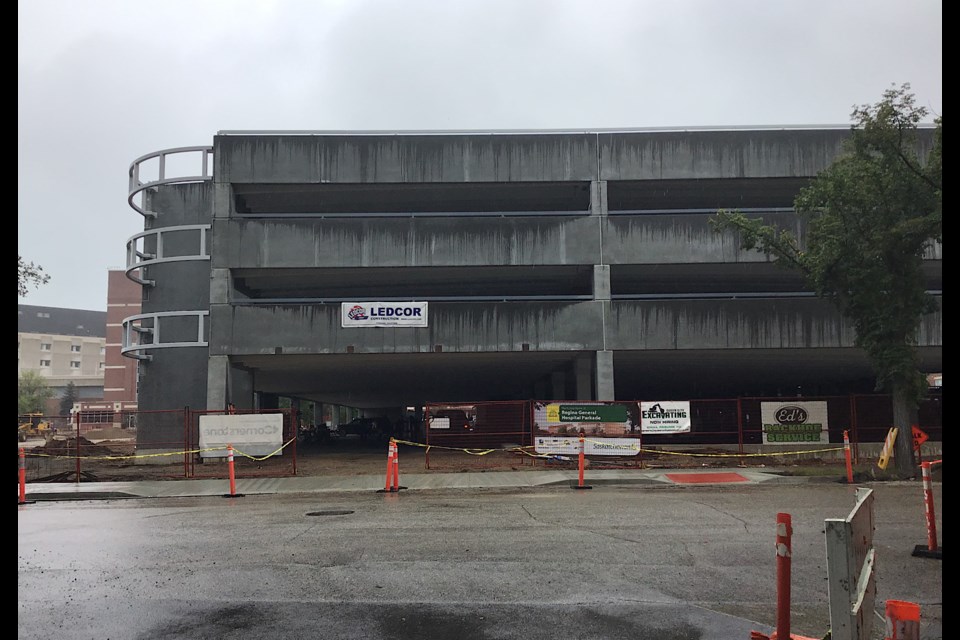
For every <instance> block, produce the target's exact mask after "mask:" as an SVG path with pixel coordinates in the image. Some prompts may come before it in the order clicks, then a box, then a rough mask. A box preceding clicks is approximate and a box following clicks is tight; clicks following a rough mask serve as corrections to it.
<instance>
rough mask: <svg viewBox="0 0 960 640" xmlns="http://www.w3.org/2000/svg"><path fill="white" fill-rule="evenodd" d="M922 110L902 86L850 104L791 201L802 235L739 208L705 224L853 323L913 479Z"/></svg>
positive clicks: (936, 155) (930, 178)
mask: <svg viewBox="0 0 960 640" xmlns="http://www.w3.org/2000/svg"><path fill="white" fill-rule="evenodd" d="M928 115H929V113H928V111H927V110H926V109H924V108H923V107H918V106H917V105H916V102H915V99H914V96H913V94H912V93H910V85H908V84H904V85H901V86H900V87H892V88H890V89H888V90H887V91H885V92H884V94H883V98H882V99H881V100H880V101H879V102H877V103H876V104H873V105H861V106H858V107H855V108H854V110H853V114H852V120H853V125H852V126H851V131H850V137H849V139H848V140H847V141H846V145H845V147H844V150H843V153H842V154H841V155H840V156H839V157H838V158H837V159H836V160H835V161H834V162H833V163H832V164H831V165H830V166H829V167H828V168H827V169H825V170H824V171H821V172H820V173H819V174H818V175H817V177H816V178H815V179H814V180H813V181H812V182H811V184H810V185H809V186H807V187H806V188H804V189H802V190H801V191H800V193H799V195H798V196H797V198H796V199H795V202H794V207H795V208H796V210H797V213H798V214H799V215H800V216H801V217H802V218H804V219H805V220H806V222H807V229H806V237H805V238H802V239H801V238H799V237H797V236H795V235H794V234H792V233H791V232H790V231H789V230H787V229H784V228H780V227H777V226H776V225H765V224H763V222H762V221H761V220H759V219H756V218H749V217H747V216H746V215H744V214H743V213H741V212H739V211H720V212H718V213H717V216H716V218H715V219H714V220H713V223H714V227H715V229H716V230H718V231H724V230H735V231H737V232H739V234H740V242H741V245H742V246H743V248H745V249H755V250H757V251H760V252H763V253H766V254H767V255H770V256H772V257H773V259H774V260H775V261H776V262H777V263H779V264H781V265H784V266H786V267H789V268H791V269H796V270H798V271H799V272H801V273H803V274H804V276H805V277H806V280H807V282H808V283H809V284H810V285H811V287H812V288H813V289H814V290H815V291H816V292H817V294H818V295H819V296H820V297H822V298H824V299H826V300H829V301H831V302H832V303H833V304H834V305H835V306H836V307H837V309H838V310H839V311H840V312H841V313H842V314H843V316H844V317H845V318H847V319H849V320H850V321H851V322H852V323H853V325H854V327H855V329H856V344H857V346H858V347H860V348H862V349H863V350H864V352H865V353H866V354H867V356H868V357H869V358H870V360H871V362H872V364H873V367H874V370H875V373H876V380H877V389H878V390H885V391H889V392H890V393H891V395H892V398H893V418H894V425H895V426H897V427H899V429H900V434H902V435H901V436H898V438H897V443H896V447H895V460H896V466H897V473H898V474H899V475H900V476H901V477H913V476H915V475H916V462H915V460H914V456H913V450H912V438H911V433H910V427H911V425H914V424H917V417H918V411H919V409H918V407H919V402H920V400H921V399H922V398H923V397H924V395H925V394H926V392H927V383H926V380H925V379H924V377H923V375H922V374H921V373H920V371H919V365H918V360H917V353H916V340H917V334H918V331H919V328H920V324H921V321H922V320H923V317H924V316H925V315H927V314H930V313H933V312H935V311H936V310H937V309H938V303H937V300H936V299H935V298H934V297H933V296H931V295H930V294H929V293H927V288H926V282H925V276H924V271H923V261H924V256H926V255H929V251H930V250H931V248H932V247H934V246H935V245H939V243H940V242H941V241H942V237H943V220H942V211H943V208H942V193H943V179H942V176H943V171H942V117H939V116H938V117H937V118H936V119H935V120H934V125H933V131H932V132H931V131H929V130H922V129H926V127H923V125H922V124H921V123H923V122H924V121H925V120H926V119H927V117H928ZM931 134H932V135H931Z"/></svg>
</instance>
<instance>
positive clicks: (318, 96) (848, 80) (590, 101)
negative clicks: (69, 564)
mask: <svg viewBox="0 0 960 640" xmlns="http://www.w3.org/2000/svg"><path fill="white" fill-rule="evenodd" d="M18 9H19V14H18V21H17V22H18V25H17V31H18V45H17V53H18V55H17V90H18V93H17V107H18V123H17V125H18V128H17V133H18V135H17V143H18V146H17V149H18V154H17V162H18V188H19V191H18V207H17V209H18V210H17V243H18V249H19V253H20V254H21V255H23V256H24V258H25V259H27V260H28V261H32V262H36V263H38V264H40V265H42V266H43V268H44V270H45V271H46V272H47V273H48V274H49V275H50V278H51V279H50V282H49V283H48V284H46V285H43V286H41V287H40V288H39V289H34V290H32V291H31V292H30V293H29V294H28V295H27V296H26V297H25V298H20V299H19V302H21V303H25V304H33V305H43V306H53V307H68V308H78V309H97V310H105V309H106V292H107V270H108V269H119V268H123V266H124V249H125V245H126V240H127V238H129V237H130V236H131V235H133V234H135V233H137V232H139V231H142V230H143V219H142V218H141V217H140V216H139V215H138V214H137V213H135V212H134V211H133V210H132V209H130V208H129V207H128V206H127V203H126V192H127V169H128V167H129V165H130V162H131V161H132V160H134V159H135V158H137V157H138V156H141V155H143V154H145V153H149V152H151V151H157V150H160V149H165V148H170V147H180V146H192V145H204V144H211V143H212V140H213V136H214V134H215V133H216V132H217V131H218V130H220V129H389V130H403V129H518V128H522V129H542V128H547V129H562V128H576V129H589V128H598V127H624V128H644V127H672V126H677V127H684V126H691V127H700V126H748V125H793V124H848V123H849V121H850V120H849V116H850V112H851V109H852V107H853V106H854V105H856V104H866V103H873V102H876V101H877V100H878V99H879V98H880V96H881V94H882V93H883V91H884V90H885V89H887V88H889V87H890V86H891V85H894V84H895V85H900V84H902V83H905V82H906V83H910V85H911V86H912V90H913V92H914V93H915V94H916V97H917V102H918V103H919V104H921V105H924V106H926V107H927V108H928V109H930V110H931V112H933V113H936V114H940V113H942V100H943V98H942V91H943V83H942V80H941V78H942V72H943V67H942V62H941V60H942V48H943V40H942V35H941V34H942V27H943V17H942V3H941V2H940V1H939V0H909V1H908V0H899V1H891V0H776V1H771V0H752V1H747V0H673V1H672V2H671V1H668V2H665V1H663V0H634V1H633V2H627V1H625V0H621V1H613V0H589V1H558V0H552V1H547V0H510V1H503V0H482V1H473V0H469V1H468V0H465V1H462V2H458V1H456V0H431V1H425V0H396V1H394V0H312V1H294V0H274V1H268V0H259V1H254V0H191V1H189V2H187V1H181V0H162V1H159V2H157V1H153V0H83V1H82V2H80V1H77V0H28V1H23V0H20V1H18Z"/></svg>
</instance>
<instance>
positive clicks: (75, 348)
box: [70, 344, 80, 353]
mask: <svg viewBox="0 0 960 640" xmlns="http://www.w3.org/2000/svg"><path fill="white" fill-rule="evenodd" d="M70 351H73V352H74V353H80V345H78V344H72V345H70Z"/></svg>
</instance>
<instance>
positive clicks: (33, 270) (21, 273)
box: [17, 255, 50, 297]
mask: <svg viewBox="0 0 960 640" xmlns="http://www.w3.org/2000/svg"><path fill="white" fill-rule="evenodd" d="M17 260H18V268H17V296H18V297H23V296H25V295H27V293H29V292H30V286H31V285H32V286H34V287H39V286H40V285H42V284H46V283H47V282H49V281H50V276H48V275H47V274H45V273H44V272H43V267H41V266H40V265H37V264H34V263H32V262H27V261H26V260H24V259H23V256H21V255H18V256H17Z"/></svg>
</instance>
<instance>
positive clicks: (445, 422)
mask: <svg viewBox="0 0 960 640" xmlns="http://www.w3.org/2000/svg"><path fill="white" fill-rule="evenodd" d="M430 428H431V429H449V428H450V418H430Z"/></svg>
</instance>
